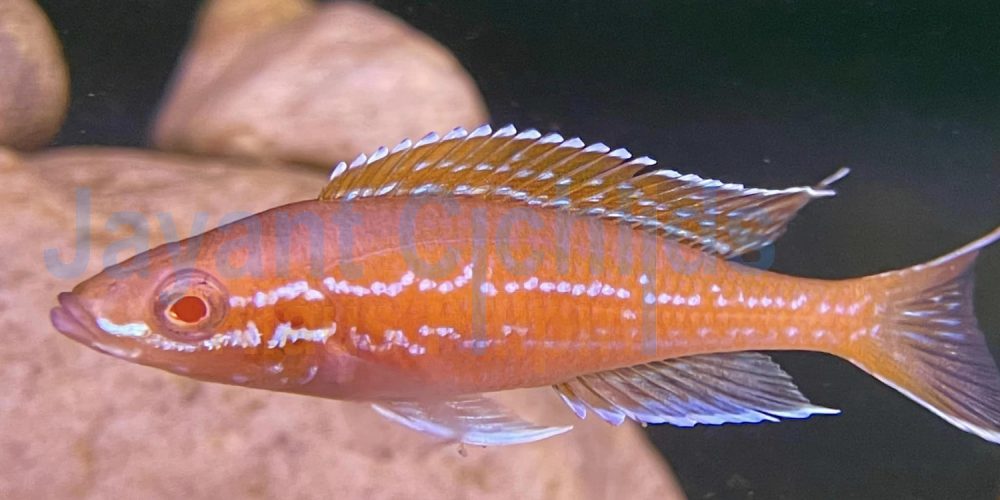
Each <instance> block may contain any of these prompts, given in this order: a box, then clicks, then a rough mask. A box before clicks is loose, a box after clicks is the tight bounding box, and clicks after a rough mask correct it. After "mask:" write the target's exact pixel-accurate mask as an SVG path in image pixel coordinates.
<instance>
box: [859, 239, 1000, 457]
mask: <svg viewBox="0 0 1000 500" xmlns="http://www.w3.org/2000/svg"><path fill="white" fill-rule="evenodd" d="M997 240H1000V228H997V229H994V230H993V231H992V232H991V233H989V234H987V235H986V236H984V237H982V238H980V239H978V240H976V241H974V242H972V243H970V244H968V245H966V246H964V247H962V248H960V249H958V250H956V251H954V252H951V253H949V254H947V255H945V256H943V257H940V258H937V259H935V260H932V261H930V262H928V263H926V264H921V265H917V266H913V267H911V268H908V269H903V270H900V271H892V272H888V273H883V274H879V275H876V276H872V277H870V278H866V279H868V280H872V281H873V282H876V284H875V286H877V287H885V288H883V290H885V293H886V295H885V297H886V299H887V300H886V301H885V307H884V309H883V310H882V311H881V312H879V313H878V315H879V318H880V320H881V321H879V323H878V324H879V327H878V328H877V329H876V330H875V331H874V332H873V334H872V335H869V336H867V337H866V340H865V341H864V342H863V343H861V345H858V346H856V349H855V350H854V352H853V353H852V355H851V356H849V357H850V358H851V360H852V361H853V362H854V363H855V364H857V365H859V366H860V367H861V368H863V369H864V370H865V371H867V372H869V373H871V374H872V375H874V376H875V377H877V378H878V379H879V380H881V381H882V382H885V383H886V384H888V385H890V386H892V387H893V388H895V389H897V390H899V391H900V392H902V393H903V394H905V395H906V396H908V397H909V398H911V399H913V400H914V401H916V402H918V403H920V404H921V405H923V406H925V407H927V408H928V409H930V410H931V411H932V412H934V413H935V414H937V415H939V416H940V417H942V418H944V419H945V420H947V421H948V422H950V423H951V424H953V425H955V426H957V427H958V428H960V429H962V430H965V431H967V432H971V433H973V434H975V435H977V436H980V437H982V438H984V439H986V440H989V441H992V442H994V443H1000V372H998V370H997V364H996V362H994V360H993V358H992V357H991V356H990V351H989V349H988V348H987V345H986V338H985V337H984V336H983V333H982V332H981V331H979V327H978V326H977V324H976V317H975V315H974V313H973V307H972V288H973V273H972V268H973V264H974V263H975V261H976V256H977V254H978V253H979V250H981V249H982V248H984V247H986V246H988V245H990V244H992V243H995V242H996V241H997Z"/></svg>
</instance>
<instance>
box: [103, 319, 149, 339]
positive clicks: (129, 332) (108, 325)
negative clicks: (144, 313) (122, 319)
mask: <svg viewBox="0 0 1000 500" xmlns="http://www.w3.org/2000/svg"><path fill="white" fill-rule="evenodd" d="M97 326H98V327H100V329H101V330H104V331H105V332H107V333H110V334H111V335H114V336H116V337H145V336H146V335H149V333H150V330H149V325H147V324H146V323H143V322H142V321H137V322H135V323H123V324H118V323H115V322H113V321H111V320H109V319H107V318H97Z"/></svg>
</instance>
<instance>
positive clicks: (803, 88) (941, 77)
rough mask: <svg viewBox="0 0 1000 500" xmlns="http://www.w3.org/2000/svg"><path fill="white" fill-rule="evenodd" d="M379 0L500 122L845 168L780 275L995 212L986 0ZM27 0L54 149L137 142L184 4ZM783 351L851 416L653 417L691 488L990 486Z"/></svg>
mask: <svg viewBox="0 0 1000 500" xmlns="http://www.w3.org/2000/svg"><path fill="white" fill-rule="evenodd" d="M373 3H374V5H376V6H378V7H380V8H383V9H386V10H388V11H389V12H391V13H393V14H395V15H396V16H398V17H400V18H402V19H403V20H405V21H406V22H407V23H409V24H411V25H412V26H414V27H415V28H417V29H419V30H421V31H423V32H425V33H427V34H428V35H430V36H431V37H433V38H434V39H436V40H437V41H438V42H440V43H441V44H442V45H444V46H445V47H447V48H448V49H450V50H451V51H452V52H453V53H454V55H455V56H456V57H457V58H458V60H459V61H460V63H461V64H462V66H464V67H465V69H466V70H468V72H469V73H470V74H471V76H472V78H473V79H474V80H475V82H476V84H477V85H478V87H479V89H480V91H481V92H482V94H483V97H484V98H485V101H486V104H487V106H488V108H489V110H490V113H491V115H492V122H493V123H494V124H497V125H500V124H505V123H508V122H510V123H514V124H516V125H517V126H519V127H521V128H527V127H536V128H539V129H542V130H554V131H559V132H561V133H563V134H564V135H566V136H567V137H569V136H576V135H579V136H581V137H582V138H583V139H584V140H585V141H587V142H596V141H602V142H605V143H607V144H609V145H612V146H624V147H627V148H628V149H629V150H631V151H632V152H633V153H635V154H637V155H643V154H646V155H650V156H652V157H654V158H656V159H657V160H658V161H659V162H660V164H662V165H666V166H669V167H671V168H674V169H677V170H680V171H682V172H692V173H697V174H699V175H703V176H710V177H715V178H721V179H723V180H727V181H732V182H741V183H745V184H748V185H755V186H762V187H785V186H790V185H798V184H807V183H812V182H815V181H817V180H818V179H821V178H823V177H824V176H826V175H828V174H829V173H831V172H833V171H834V170H835V169H836V168H837V167H839V166H841V165H849V166H851V167H852V168H853V173H852V174H851V176H850V177H848V178H847V179H846V180H845V181H842V183H841V184H839V185H838V187H839V190H840V194H839V196H838V197H836V198H834V199H829V200H823V201H820V202H817V203H815V204H814V205H812V206H810V207H809V208H808V209H806V210H805V211H804V213H803V214H802V215H801V216H800V217H799V218H798V219H797V220H796V221H795V222H794V223H793V224H792V226H791V228H790V230H789V232H788V234H787V235H786V236H784V237H783V238H782V239H781V240H780V241H779V242H778V244H777V246H776V248H775V252H774V257H775V259H774V264H773V266H772V267H773V269H774V270H776V271H780V272H784V273H789V274H795V275H802V276H810V277H817V278H846V277H853V276H859V275H864V274H869V273H874V272H878V271H882V270H886V269H890V268H894V267H902V266H906V265H910V264H914V263H917V262H920V261H924V260H927V259H929V258H932V257H935V256H937V255H939V254H942V253H944V252H947V251H950V250H952V249H953V248H956V247H958V246H960V245H962V244H964V243H966V242H967V241H970V240H972V239H974V238H976V237H978V236H980V235H981V234H983V233H985V232H987V231H988V230H990V229H992V228H993V227H995V226H996V225H997V224H998V223H1000V8H998V7H997V6H996V4H995V3H991V2H981V3H980V2H963V3H962V4H961V5H960V6H959V5H956V6H955V7H945V6H943V5H945V4H944V3H942V4H941V5H931V4H924V3H920V2H917V3H914V2H902V1H898V2H892V1H864V2H857V1H847V2H796V1H781V2H749V3H740V4H734V3H730V2H687V1H685V2H665V1H634V2H604V1H563V2H533V1H506V2H496V1H489V0H485V1H480V0H461V1H429V2H413V1H376V2H373ZM40 4H41V6H42V7H43V9H44V10H45V12H46V13H47V14H48V16H49V17H50V19H51V21H52V24H53V25H54V27H55V29H56V31H57V33H58V36H59V38H60V40H61V42H62V44H63V50H64V53H65V55H66V59H67V62H68V64H69V68H70V74H71V77H72V78H71V100H70V108H69V115H68V118H67V120H66V122H65V123H64V125H63V128H62V130H61V131H60V133H59V134H58V136H57V138H56V145H76V144H101V145H126V146H142V145H145V144H147V141H148V139H147V137H148V134H149V132H148V127H149V124H150V123H151V121H152V120H153V118H154V116H155V114H156V111H157V106H158V103H159V102H160V100H161V97H162V95H163V93H164V91H165V89H166V87H167V85H168V83H169V78H170V75H171V73H172V71H173V70H174V67H175V65H176V64H177V62H178V58H179V57H180V55H181V51H182V50H183V48H184V46H185V43H186V41H187V40H188V38H189V36H190V35H191V30H192V28H193V24H192V23H193V20H194V16H195V14H196V12H197V8H198V2H196V1H192V0H183V1H174V0H171V1H167V0H159V1H156V0H131V1H125V0H115V1H112V0H100V1H91V2H64V1H51V0H49V1H41V2H40ZM398 139H400V138H399V137H386V138H385V142H386V143H395V142H396V141H397V140H398ZM977 275H978V284H979V286H978V289H977V292H976V293H977V295H976V298H977V302H978V304H980V306H979V307H978V311H977V314H978V317H979V319H980V324H981V326H982V329H983V330H984V331H986V332H987V333H988V337H989V341H990V345H991V348H992V350H993V353H994V357H995V358H997V359H1000V307H998V305H1000V251H997V249H992V250H991V251H989V252H987V253H986V254H984V256H983V257H982V258H981V259H980V265H979V268H978V273H977ZM776 358H777V359H778V361H779V362H780V363H781V364H782V365H783V366H784V367H785V368H786V369H787V371H788V372H790V373H791V374H792V375H793V377H794V378H795V379H796V381H797V382H798V384H799V386H800V387H801V389H802V391H803V393H804V394H806V395H807V396H809V397H810V399H812V400H813V401H814V402H816V403H818V404H821V405H825V406H832V407H836V408H840V409H842V410H843V414H842V415H841V416H838V417H832V418H814V419H811V420H809V421H805V422H784V423H781V424H777V425H774V424H765V425H747V426H735V425H731V426H724V427H699V428H694V429H676V428H671V427H667V426H657V427H650V428H648V429H647V431H646V432H647V434H648V436H649V438H650V439H651V440H652V441H653V442H654V443H655V444H656V446H657V447H658V449H659V450H660V451H661V452H662V453H663V455H664V457H665V458H666V459H667V460H668V461H669V462H670V464H671V465H672V467H673V468H674V471H675V473H676V475H677V476H678V479H679V481H680V483H681V486H682V487H683V489H684V491H685V493H686V494H687V495H688V496H689V497H690V498H968V499H979V498H982V499H987V498H990V499H992V498H997V496H998V493H1000V446H996V445H991V444H989V443H987V442H985V441H983V440H981V439H979V438H976V437H974V436H972V435H970V434H966V433H964V432H961V431H959V430H957V429H955V428H953V427H951V426H950V425H948V424H946V423H945V422H943V421H942V420H940V419H939V418H937V417H935V416H934V415H932V414H931V413H930V412H927V411H925V410H923V409H922V408H920V407H918V406H917V405H916V404H914V403H912V402H910V401H909V400H907V399H906V398H904V397H903V396H901V395H898V394H897V393H896V392H894V391H893V390H891V389H889V388H888V387H885V386H883V385H881V384H879V383H877V382H876V381H875V380H874V379H872V378H871V377H869V376H867V375H865V374H864V373H862V372H861V371H859V370H857V369H855V368H853V367H852V366H850V365H849V364H847V363H846V362H842V361H839V360H836V359H833V358H831V357H827V356H822V355H815V354H806V353H780V354H779V355H776Z"/></svg>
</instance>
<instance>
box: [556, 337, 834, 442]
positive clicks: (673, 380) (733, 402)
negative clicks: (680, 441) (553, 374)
mask: <svg viewBox="0 0 1000 500" xmlns="http://www.w3.org/2000/svg"><path fill="white" fill-rule="evenodd" d="M555 389H556V391H558V392H559V395H560V396H562V398H563V401H565V402H566V404H567V405H569V407H570V408H572V409H573V411H574V412H575V413H576V414H577V416H579V417H580V418H583V417H585V416H586V415H587V410H588V409H590V410H592V411H594V413H597V414H598V416H600V417H601V418H603V419H604V420H606V421H608V422H610V423H612V424H614V425H619V424H621V423H622V422H624V421H625V419H626V418H630V419H632V420H635V421H638V422H644V423H651V424H662V423H667V424H672V425H676V426H681V427H690V426H693V425H696V424H724V423H755V422H761V421H765V420H768V421H777V420H778V418H779V417H780V418H806V417H809V416H811V415H815V414H835V413H839V411H838V410H833V409H830V408H824V407H821V406H815V405H813V404H811V403H810V402H809V401H808V400H807V399H806V398H805V396H803V395H802V393H800V392H799V390H798V388H796V387H795V384H793V383H792V379H791V377H790V376H789V375H788V374H787V373H785V372H784V371H783V370H782V369H781V367H780V366H778V365H777V363H775V362H774V361H771V358H770V357H768V356H766V355H764V354H759V353H753V352H736V353H724V354H706V355H700V356H689V357H684V358H677V359H671V360H666V361H658V362H655V363H649V364H646V365H639V366H632V367H627V368H622V369H618V370H614V371H607V372H600V373H592V374H589V375H584V376H582V377H578V378H576V379H574V380H571V381H569V382H566V383H564V384H559V385H557V386H555Z"/></svg>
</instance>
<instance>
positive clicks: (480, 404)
mask: <svg viewBox="0 0 1000 500" xmlns="http://www.w3.org/2000/svg"><path fill="white" fill-rule="evenodd" d="M372 408H374V409H375V411H377V412H378V413H379V414H380V415H382V416H383V417H385V418H388V419H389V420H392V421H393V422H396V423H398V424H402V425H404V426H406V427H409V428H410V429H413V430H415V431H419V432H423V433H425V434H429V435H431V436H434V437H436V438H439V439H441V440H444V441H456V442H461V443H465V444H470V445H477V446H503V445H510V444H521V443H530V442H533V441H539V440H542V439H546V438H549V437H552V436H556V435H559V434H562V433H564V432H567V431H569V430H570V429H572V428H573V426H552V427H547V426H540V425H536V424H533V423H531V422H528V421H526V420H523V419H522V418H521V417H518V416H517V415H515V414H514V413H513V412H512V411H510V410H508V409H507V408H506V407H504V406H503V405H501V404H499V403H497V402H496V401H494V400H492V399H489V398H486V397H483V396H481V395H470V396H463V397H460V398H456V399H451V400H445V401H439V400H435V401H422V400H406V401H384V402H378V403H374V404H372Z"/></svg>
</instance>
